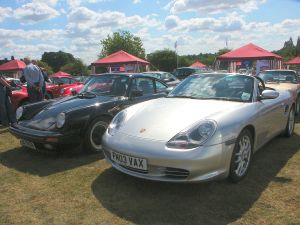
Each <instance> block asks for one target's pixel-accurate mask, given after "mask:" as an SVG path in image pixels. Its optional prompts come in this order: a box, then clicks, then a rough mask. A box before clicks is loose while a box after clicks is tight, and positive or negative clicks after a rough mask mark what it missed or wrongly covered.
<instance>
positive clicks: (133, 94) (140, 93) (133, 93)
mask: <svg viewBox="0 0 300 225" xmlns="http://www.w3.org/2000/svg"><path fill="white" fill-rule="evenodd" d="M140 96H143V91H141V90H132V91H131V97H132V98H134V97H140Z"/></svg>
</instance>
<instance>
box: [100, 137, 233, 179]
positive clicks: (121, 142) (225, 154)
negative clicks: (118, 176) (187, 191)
mask: <svg viewBox="0 0 300 225" xmlns="http://www.w3.org/2000/svg"><path fill="white" fill-rule="evenodd" d="M102 148H103V152H104V155H105V158H106V160H107V161H108V162H109V163H110V164H111V165H112V166H113V167H114V168H115V169H117V170H119V171H121V172H123V173H126V174H129V175H132V176H135V177H139V178H144V179H149V180H157V181H168V182H201V181H208V180H214V179H222V178H225V177H227V176H228V173H229V166H230V160H231V155H232V151H233V148H234V143H233V144H229V145H228V144H226V143H221V144H217V145H212V146H201V147H199V148H196V149H193V150H190V151H178V150H177V151H174V150H171V149H168V148H167V147H165V143H164V142H161V141H156V140H145V139H141V138H137V137H132V136H131V137H129V136H124V137H123V138H112V137H111V136H110V135H108V134H105V135H104V137H103V140H102ZM111 151H115V152H118V153H121V154H125V155H129V156H133V157H138V158H144V159H146V160H147V165H148V169H147V171H138V170H136V169H132V168H129V167H126V166H123V165H121V164H118V163H116V162H114V161H113V160H112V159H111Z"/></svg>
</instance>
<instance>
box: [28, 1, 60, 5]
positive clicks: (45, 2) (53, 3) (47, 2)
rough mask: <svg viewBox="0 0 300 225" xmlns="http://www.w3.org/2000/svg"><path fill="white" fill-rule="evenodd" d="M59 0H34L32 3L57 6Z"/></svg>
mask: <svg viewBox="0 0 300 225" xmlns="http://www.w3.org/2000/svg"><path fill="white" fill-rule="evenodd" d="M58 1H59V0H32V3H35V4H36V3H44V4H47V5H49V6H52V7H54V6H56V4H57V3H58Z"/></svg>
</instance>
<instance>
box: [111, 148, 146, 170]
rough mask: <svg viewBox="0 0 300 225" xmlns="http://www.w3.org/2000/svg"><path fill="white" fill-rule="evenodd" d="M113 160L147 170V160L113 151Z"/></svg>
mask: <svg viewBox="0 0 300 225" xmlns="http://www.w3.org/2000/svg"><path fill="white" fill-rule="evenodd" d="M111 159H112V161H114V162H116V163H118V164H121V165H123V166H127V167H130V168H134V169H139V170H147V160H146V159H143V158H138V157H133V156H129V155H124V154H121V153H118V152H114V151H111Z"/></svg>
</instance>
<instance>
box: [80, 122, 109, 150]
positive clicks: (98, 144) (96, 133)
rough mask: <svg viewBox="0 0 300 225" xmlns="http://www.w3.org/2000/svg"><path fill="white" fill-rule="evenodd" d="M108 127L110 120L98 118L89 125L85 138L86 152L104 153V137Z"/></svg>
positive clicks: (84, 146) (84, 147)
mask: <svg viewBox="0 0 300 225" xmlns="http://www.w3.org/2000/svg"><path fill="white" fill-rule="evenodd" d="M108 125H109V120H108V119H106V118H96V119H94V120H93V121H92V122H91V123H90V124H89V126H88V129H87V131H86V133H85V138H84V145H83V149H84V151H86V152H89V153H98V152H101V151H102V136H103V135H104V133H105V131H106V129H107V127H108Z"/></svg>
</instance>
